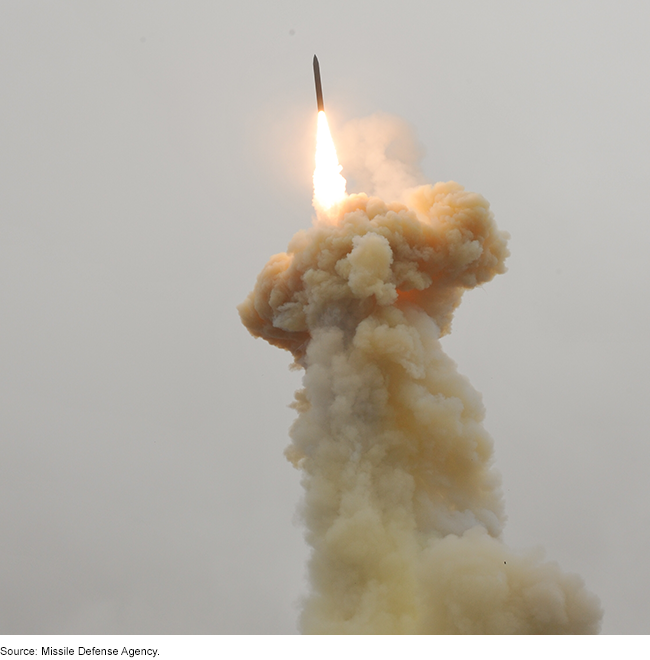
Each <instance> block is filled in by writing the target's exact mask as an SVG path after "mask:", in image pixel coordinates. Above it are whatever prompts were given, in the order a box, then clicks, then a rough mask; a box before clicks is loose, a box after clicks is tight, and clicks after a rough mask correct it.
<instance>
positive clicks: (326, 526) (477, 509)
mask: <svg viewBox="0 0 650 660" xmlns="http://www.w3.org/2000/svg"><path fill="white" fill-rule="evenodd" d="M374 158H375V159H376V162H378V163H379V165H380V168H379V169H381V170H382V171H383V172H384V173H385V172H388V171H389V170H390V169H391V168H393V170H394V166H393V164H391V163H390V162H389V161H390V160H391V159H390V158H388V159H386V158H384V159H382V157H381V154H376V155H375V156H374ZM364 162H365V163H366V164H367V162H369V161H367V160H364ZM398 170H399V167H398ZM402 171H403V172H404V177H403V180H402V182H403V183H405V185H406V186H410V185H411V184H412V181H413V178H414V177H413V176H412V175H411V174H409V170H408V168H407V167H405V168H404V169H403V170H402ZM375 181H376V182H379V184H378V186H376V187H379V188H382V187H383V189H385V190H386V189H387V184H386V183H385V182H386V181H387V177H386V176H385V175H384V174H382V175H381V176H378V177H376V180H375ZM402 187H404V186H402ZM396 193H397V191H396V189H393V190H392V191H390V194H391V195H396ZM403 199H404V200H405V203H403V204H402V203H397V202H393V203H386V202H384V201H382V200H381V199H379V198H377V197H368V196H366V195H364V194H360V195H351V196H349V197H347V198H346V200H345V201H344V202H343V204H342V205H341V206H340V208H339V209H338V211H337V213H336V214H334V217H331V218H329V221H328V222H325V221H323V220H322V219H321V221H318V222H317V223H316V224H315V226H313V227H312V228H311V229H309V230H308V231H304V232H299V233H298V234H297V235H296V236H295V237H294V238H293V239H292V241H291V243H290V245H289V248H288V251H287V253H286V254H279V255H276V256H274V257H272V258H271V260H270V261H269V263H268V264H267V265H266V267H265V268H264V270H263V271H262V273H261V274H260V276H259V278H258V280H257V284H256V287H255V290H254V291H253V292H252V293H251V294H250V295H249V297H248V298H247V300H246V301H245V302H244V303H243V304H242V305H241V306H240V308H239V311H240V314H241V318H242V321H243V323H244V324H245V325H246V327H247V328H248V329H249V330H250V332H251V333H252V334H253V335H255V336H258V337H263V338H264V339H266V340H267V341H269V342H270V343H272V344H274V345H275V346H279V347H281V348H285V349H287V350H289V351H291V352H292V354H293V355H294V357H295V361H296V364H297V365H299V366H300V367H302V368H303V369H304V370H305V375H304V389H302V390H300V391H298V392H297V393H296V401H295V402H294V404H293V406H294V408H295V409H296V411H297V412H298V417H297V419H296V421H295V423H294V425H293V427H292V429H291V439H292V443H291V445H290V446H289V447H288V449H287V451H286V455H287V458H288V459H289V460H290V461H291V462H292V463H293V464H294V465H295V466H296V467H297V468H298V469H300V470H301V471H302V474H303V484H304V487H305V491H306V494H305V500H304V504H303V515H304V520H305V522H306V526H307V540H308V542H309V543H310V545H311V546H312V548H313V553H312V557H311V560H310V565H309V575H310V581H311V592H310V593H309V595H308V596H307V597H306V599H305V604H304V609H303V613H302V618H301V628H302V630H303V632H306V633H353V634H356V633H480V634H485V633H504V634H507V633H555V634H557V633H595V632H598V630H599V627H600V619H601V616H602V612H601V608H600V605H599V601H598V599H597V598H596V597H595V596H594V595H592V594H591V593H589V592H588V591H586V590H585V588H584V585H583V582H582V579H581V578H580V577H578V576H575V575H567V574H564V573H562V571H561V570H560V569H559V567H558V566H557V565H556V564H554V563H546V562H544V561H543V557H541V556H539V554H535V553H528V554H525V553H524V554H522V553H516V552H513V551H512V550H510V549H509V548H508V547H507V546H505V544H504V543H503V542H502V540H501V533H502V527H503V522H504V513H503V500H502V494H501V490H500V480H499V476H498V474H497V473H496V472H495V471H494V469H493V467H492V440H491V438H490V436H489V435H488V434H487V432H486V431H485V429H484V428H483V426H482V420H483V416H484V410H483V406H482V403H481V398H480V395H479V394H478V393H477V392H476V391H475V390H474V389H473V388H472V386H471V385H470V383H469V382H468V380H467V379H466V378H465V377H463V376H461V375H460V374H458V372H457V370H456V366H455V364H454V363H453V362H452V360H451V359H450V358H449V357H447V356H446V355H445V354H444V353H443V351H442V348H441V344H440V341H439V338H440V337H441V336H442V335H444V334H445V333H447V332H449V330H450V325H451V319H452V315H453V312H454V310H455V308H456V307H457V306H458V304H459V303H460V300H461V296H462V294H463V292H464V291H465V290H466V289H470V288H472V287H475V286H478V285H481V284H483V283H484V282H488V281H489V280H491V279H492V278H493V277H494V276H495V275H497V274H499V273H503V272H504V271H505V267H504V261H505V259H506V257H507V256H508V251H507V247H506V239H507V235H506V234H505V233H503V232H501V231H499V230H498V229H497V227H496V225H495V223H494V220H493V216H492V213H491V212H490V209H489V205H488V203H487V202H486V200H485V199H483V197H481V196H480V195H477V194H474V193H470V192H467V191H465V190H464V189H463V188H462V186H460V185H458V184H456V183H437V184H436V185H434V186H429V185H427V186H421V187H419V188H414V189H411V190H410V191H409V192H408V193H407V194H406V195H405V196H404V198H403Z"/></svg>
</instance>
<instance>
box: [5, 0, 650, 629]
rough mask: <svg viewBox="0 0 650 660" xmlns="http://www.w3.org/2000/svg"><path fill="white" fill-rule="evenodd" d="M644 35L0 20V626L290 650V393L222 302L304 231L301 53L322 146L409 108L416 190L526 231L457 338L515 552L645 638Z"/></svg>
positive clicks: (527, 7)
mask: <svg viewBox="0 0 650 660" xmlns="http://www.w3.org/2000/svg"><path fill="white" fill-rule="evenodd" d="M649 19H650V5H648V4H647V3H644V2H632V1H627V2H626V1H622V2H613V1H610V2H603V1H599V2H586V1H585V2H577V1H574V0H561V1H560V0H556V1H550V2H548V1H547V2H527V3H521V2H517V1H515V0H511V1H501V2H479V1H478V0H474V1H472V2H463V1H459V0H453V1H444V2H443V1H441V2H434V1H427V2H414V1H411V0H402V1H400V2H397V1H394V2H392V1H391V2H387V1H382V2H377V1H375V2H361V1H359V0H350V1H347V2H340V1H332V0H329V1H328V2H319V3H316V2H311V1H304V0H303V1H301V2H298V1H297V0H294V1H274V2H272V3H271V2H248V1H242V2H237V3H235V2H226V1H222V2H207V1H205V2H198V1H192V2H180V1H177V2H164V1H161V0H156V1H153V0H151V1H145V0H128V1H121V0H113V1H112V2H95V1H92V0H77V1H63V0H61V1H59V2H33V1H30V0H20V1H17V0H4V2H2V3H1V5H0V84H1V86H2V90H3V93H2V103H1V104H0V177H1V178H0V182H1V183H0V189H1V194H0V277H1V280H0V281H1V286H0V297H1V298H0V299H1V305H2V310H3V313H2V321H1V322H0V333H1V335H0V364H1V369H0V374H1V376H0V384H1V387H2V396H1V397H0V406H1V410H0V440H1V443H2V444H1V446H2V460H1V461H0V490H1V493H0V520H1V523H0V524H1V529H2V532H1V534H0V559H1V562H0V580H1V583H0V593H1V594H2V598H1V599H0V632H1V633H291V632H295V630H296V623H295V621H296V618H297V611H298V603H299V598H300V595H301V593H303V592H304V589H305V584H304V575H305V568H304V563H305V560H306V558H307V554H308V551H307V549H306V547H305V545H304V542H303V540H302V532H301V529H300V527H299V525H297V524H295V523H294V519H295V511H296V506H297V503H298V501H299V498H300V491H301V489H300V484H299V475H298V473H297V472H296V471H295V470H294V469H293V468H292V467H291V466H290V464H289V463H288V462H287V461H286V460H285V458H284V457H283V454H282V452H283V449H284V447H285V446H286V444H287V442H288V439H287V430H288V427H289V425H290V423H291V420H292V419H293V412H292V411H291V410H289V409H288V408H287V404H289V403H290V401H291V400H292V395H293V391H294V390H295V389H296V388H297V387H298V386H299V383H300V375H299V374H297V373H295V372H289V371H288V368H287V367H288V365H289V363H290V361H291V360H290V356H289V355H288V354H284V353H282V352H281V351H279V350H277V349H274V348H272V347H270V346H268V345H266V344H265V343H263V342H262V341H255V340H253V339H252V338H251V337H250V336H249V335H248V333H247V332H246V330H245V329H244V328H243V326H241V324H240V322H239V319H238V316H237V313H236V310H235V307H236V305H237V304H238V303H239V302H241V301H242V300H243V299H244V297H245V296H246V294H247V293H248V291H249V290H250V289H251V288H252V286H253V284H254V281H255V278H256V276H257V274H258V272H259V271H260V270H261V268H262V266H263V265H264V264H265V263H266V261H267V259H268V258H269V256H270V255H271V254H273V253H275V252H280V251H284V250H285V248H286V245H287V243H288V241H289V239H290V237H291V236H292V235H293V234H294V233H295V232H296V231H297V230H298V229H300V228H303V227H307V226H309V224H310V222H311V217H312V209H311V194H312V191H311V170H312V159H313V141H314V132H315V115H316V112H315V110H316V106H315V96H314V88H313V79H312V70H311V59H312V56H313V54H314V53H317V54H318V56H319V58H320V63H321V71H322V76H323V89H324V97H325V105H326V109H327V110H328V116H329V119H330V123H331V125H332V132H333V134H334V138H335V140H336V131H337V128H340V127H342V126H343V125H344V124H345V122H347V121H349V120H351V119H354V118H358V117H363V116H367V115H370V114H372V113H374V112H385V113H391V114H395V115H398V116H400V117H402V118H404V119H405V120H407V121H408V122H409V123H410V124H411V125H412V126H413V128H414V131H415V133H416V135H417V138H418V140H419V141H420V143H421V144H422V146H423V148H424V149H425V152H426V155H425V157H424V160H423V163H422V168H423V171H424V173H425V175H426V178H427V179H428V180H430V181H432V182H433V181H436V180H449V179H453V180H456V181H458V182H459V183H461V184H463V185H464V186H465V187H466V188H468V189H471V190H475V191H477V192H480V193H481V194H483V195H484V196H485V197H486V198H487V199H488V200H489V201H490V203H491V205H492V208H493V210H494V212H495V215H496V219H497V222H498V224H499V227H500V228H501V229H505V230H507V231H509V232H510V233H511V235H512V240H511V243H510V248H511V251H512V256H511V258H510V259H509V262H508V265H509V272H508V273H507V274H506V275H505V276H501V277H499V278H497V280H495V281H494V282H491V283H490V284H488V285H486V286H485V288H484V289H483V290H478V291H473V292H470V293H468V294H467V295H466V296H465V300H464V302H463V304H462V305H461V307H460V309H459V310H458V312H457V315H456V318H455V321H454V330H453V333H452V335H451V336H449V337H448V338H446V339H444V340H443V342H444V346H445V349H446V350H447V351H448V353H449V354H450V355H451V357H452V358H453V359H454V360H456V361H457V362H458V364H459V367H460V370H461V372H463V373H465V374H466V375H467V376H468V377H469V378H470V380H471V381H472V383H473V385H474V386H475V387H476V388H477V389H478V390H479V391H481V392H482V393H483V397H484V402H485V405H486V407H487V411H488V412H487V420H486V425H487V428H488V430H489V431H490V433H491V434H492V435H493V437H494V439H495V446H496V461H497V467H498V468H499V470H500V471H501V473H502V475H503V482H504V491H505V495H506V507H507V511H508V514H509V522H508V525H507V527H506V540H507V541H508V543H509V544H510V545H512V546H513V547H522V548H523V547H528V546H531V545H537V544H542V545H544V546H545V548H546V550H547V555H548V557H549V558H551V559H556V560H557V561H558V562H559V563H560V564H561V565H562V567H563V568H564V569H565V570H570V571H575V572H578V573H580V574H581V575H582V576H583V577H584V578H585V580H586V582H587V585H588V587H589V588H590V589H591V590H592V591H594V592H595V593H597V594H598V595H599V596H600V598H601V600H602V603H603V606H604V608H605V619H604V629H603V631H604V632H607V633H649V632H650V627H649V624H648V622H649V621H650V571H648V556H649V555H650V533H649V532H648V529H649V527H650V526H649V522H650V485H649V482H648V478H647V475H648V473H649V471H650V448H649V443H648V421H647V410H648V406H647V397H648V381H647V374H648V372H649V370H650V350H649V348H648V337H649V335H650V312H649V305H648V300H649V299H650V279H649V277H648V275H649V274H650V265H649V263H648V254H649V253H650V250H649V248H650V224H649V222H648V220H649V219H648V202H647V192H648V189H649V184H650V161H649V159H648V153H650V127H649V126H650V125H649V123H648V117H649V116H650V91H649V88H648V80H650V70H649V69H650V43H649V42H648V39H647V26H648V22H649ZM342 165H343V167H344V171H343V174H344V175H345V174H346V172H345V162H343V163H342ZM352 183H353V182H352ZM351 188H352V190H354V186H353V185H351Z"/></svg>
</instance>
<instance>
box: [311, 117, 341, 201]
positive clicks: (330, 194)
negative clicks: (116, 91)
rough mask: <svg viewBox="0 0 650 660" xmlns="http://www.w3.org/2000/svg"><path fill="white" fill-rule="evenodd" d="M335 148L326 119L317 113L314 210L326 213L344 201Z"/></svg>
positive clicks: (339, 167)
mask: <svg viewBox="0 0 650 660" xmlns="http://www.w3.org/2000/svg"><path fill="white" fill-rule="evenodd" d="M342 169H343V168H342V167H341V166H340V165H339V159H338V156H337V155H336V147H335V146H334V141H333V140H332V135H331V133H330V128H329V125H328V124H327V117H326V116H325V113H324V112H323V111H322V110H321V111H320V112H319V113H318V132H317V134H316V168H315V169H314V208H316V210H323V211H327V210H328V209H330V208H331V207H332V206H335V205H336V204H338V203H340V202H342V201H343V200H344V199H345V179H344V178H343V177H342V176H341V170H342Z"/></svg>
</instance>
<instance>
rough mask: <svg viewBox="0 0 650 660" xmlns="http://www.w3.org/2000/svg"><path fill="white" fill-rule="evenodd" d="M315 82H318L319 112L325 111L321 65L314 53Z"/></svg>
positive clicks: (317, 100)
mask: <svg viewBox="0 0 650 660" xmlns="http://www.w3.org/2000/svg"><path fill="white" fill-rule="evenodd" d="M314 82H315V83H316V103H317V104H318V112H325V106H324V105H323V88H322V87H321V85H320V66H319V65H318V58H317V57H316V55H314Z"/></svg>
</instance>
